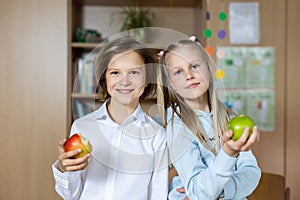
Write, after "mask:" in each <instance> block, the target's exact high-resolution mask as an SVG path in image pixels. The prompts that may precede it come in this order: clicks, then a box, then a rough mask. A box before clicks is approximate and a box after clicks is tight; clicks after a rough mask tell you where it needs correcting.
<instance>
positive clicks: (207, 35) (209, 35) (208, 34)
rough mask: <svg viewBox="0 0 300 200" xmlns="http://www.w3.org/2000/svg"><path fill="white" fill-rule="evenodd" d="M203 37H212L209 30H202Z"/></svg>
mask: <svg viewBox="0 0 300 200" xmlns="http://www.w3.org/2000/svg"><path fill="white" fill-rule="evenodd" d="M204 36H205V37H207V38H209V37H211V36H212V32H211V30H210V29H205V30H204Z"/></svg>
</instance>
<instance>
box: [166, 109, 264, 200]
mask: <svg viewBox="0 0 300 200" xmlns="http://www.w3.org/2000/svg"><path fill="white" fill-rule="evenodd" d="M196 115H197V117H198V119H199V120H200V123H201V125H202V127H203V129H204V131H205V132H206V134H207V135H208V138H209V139H208V141H209V143H210V146H211V147H212V148H213V146H214V145H215V136H214V130H213V122H212V120H213V116H212V113H206V112H203V111H201V110H197V111H196ZM167 137H168V138H167V143H168V147H169V151H170V158H171V162H172V164H173V165H174V167H175V168H176V170H177V172H178V174H179V177H178V176H177V177H175V178H174V179H173V181H172V183H171V190H170V193H169V199H170V200H175V199H181V200H182V199H183V198H184V197H185V196H186V195H187V196H188V197H189V198H190V199H192V200H198V199H201V200H215V199H217V198H218V197H221V198H222V199H246V197H247V196H249V195H250V194H251V193H252V192H253V191H254V189H255V188H256V187H257V185H258V183H259V180H260V176H261V171H260V169H259V167H258V165H257V161H256V159H255V157H254V155H253V154H252V152H251V151H246V152H241V153H240V154H239V156H238V157H237V158H234V157H230V156H228V155H227V154H226V153H225V152H224V151H223V149H222V146H221V145H220V149H219V152H218V153H217V155H214V154H213V153H212V152H211V151H209V150H207V148H205V147H204V146H203V145H202V144H201V143H200V142H199V140H198V139H197V138H196V136H195V135H194V134H193V133H192V132H191V131H190V130H189V129H188V128H187V127H186V126H185V125H184V124H183V122H182V121H181V119H180V118H179V117H178V116H177V115H176V114H175V116H174V121H173V122H172V120H171V108H169V109H168V126H167ZM182 186H184V187H185V191H186V194H180V193H178V192H177V191H176V188H179V187H182Z"/></svg>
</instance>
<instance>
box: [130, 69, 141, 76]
mask: <svg viewBox="0 0 300 200" xmlns="http://www.w3.org/2000/svg"><path fill="white" fill-rule="evenodd" d="M130 73H131V74H132V75H134V76H136V75H139V74H140V72H139V71H136V70H135V71H131V72H130Z"/></svg>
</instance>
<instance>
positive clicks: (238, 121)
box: [227, 115, 255, 141]
mask: <svg viewBox="0 0 300 200" xmlns="http://www.w3.org/2000/svg"><path fill="white" fill-rule="evenodd" d="M254 126H255V123H254V121H253V120H252V119H251V118H250V117H249V116H247V115H239V116H236V117H234V118H232V119H231V120H230V121H229V122H228V126H227V128H228V130H232V131H233V136H232V138H231V139H232V140H234V141H236V140H238V139H239V138H240V137H241V135H242V134H243V132H244V129H245V128H246V127H249V128H250V130H249V136H248V137H250V135H251V134H252V132H253V127H254Z"/></svg>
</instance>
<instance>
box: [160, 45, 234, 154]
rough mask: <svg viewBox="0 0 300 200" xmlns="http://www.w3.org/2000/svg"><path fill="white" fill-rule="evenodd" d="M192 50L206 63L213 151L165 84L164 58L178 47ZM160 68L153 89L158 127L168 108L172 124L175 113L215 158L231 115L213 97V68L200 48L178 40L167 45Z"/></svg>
mask: <svg viewBox="0 0 300 200" xmlns="http://www.w3.org/2000/svg"><path fill="white" fill-rule="evenodd" d="M187 46H188V47H192V48H194V49H195V50H197V51H199V53H200V54H201V56H202V58H203V59H204V60H205V63H207V67H208V70H209V72H210V78H209V88H208V91H207V96H208V105H209V107H210V110H211V111H212V114H213V127H214V133H215V139H216V145H215V147H214V148H211V147H209V145H208V144H207V142H206V141H208V138H207V137H208V136H207V134H206V133H205V131H204V129H203V128H202V126H201V124H200V122H199V119H198V118H197V116H196V113H195V111H194V110H193V109H192V108H190V107H189V106H188V105H187V104H186V103H185V101H184V99H183V98H182V97H181V96H180V95H179V94H177V93H176V92H174V91H173V89H172V87H171V85H170V82H169V81H168V78H169V75H168V72H167V67H166V66H167V64H168V63H167V56H168V54H169V53H170V52H174V51H175V50H177V49H178V48H180V47H187ZM160 61H161V62H160V64H161V65H160V67H159V69H158V85H157V103H158V105H159V107H160V110H159V113H160V116H161V120H162V125H163V126H164V127H166V126H167V121H166V110H167V108H168V107H171V108H172V121H173V120H174V114H175V113H176V114H177V115H178V116H179V117H180V119H181V120H182V122H183V123H184V124H185V126H186V127H187V128H188V129H190V131H191V132H192V133H193V134H194V135H195V136H196V138H197V139H198V140H199V141H200V143H201V144H203V146H205V147H206V148H207V149H208V150H210V151H211V152H213V153H214V154H216V153H217V152H218V150H219V144H220V143H222V141H221V136H222V135H223V134H224V133H225V131H226V130H227V123H228V121H229V119H230V116H231V115H235V113H234V112H233V111H232V110H230V109H229V108H228V107H227V106H226V105H224V103H222V102H221V101H220V100H219V99H218V96H217V91H216V89H215V87H214V78H213V77H214V73H215V71H216V69H217V67H216V64H215V63H214V62H213V61H212V59H211V58H210V57H209V56H208V55H207V54H206V52H205V50H204V48H203V47H202V45H201V44H200V42H199V41H192V40H180V41H177V42H175V43H172V44H170V45H169V47H168V48H167V50H166V51H165V52H164V54H163V56H162V57H161V59H160Z"/></svg>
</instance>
